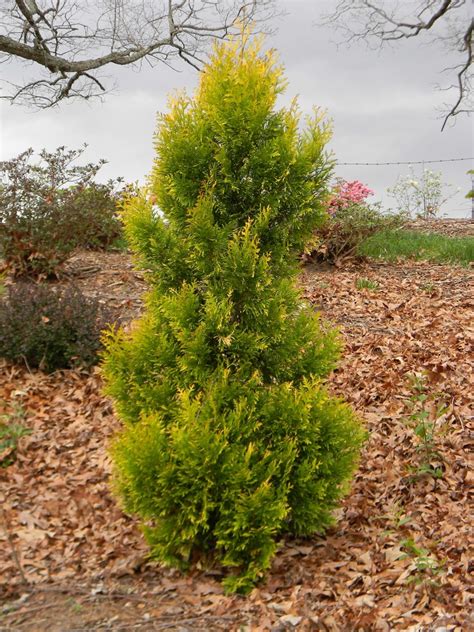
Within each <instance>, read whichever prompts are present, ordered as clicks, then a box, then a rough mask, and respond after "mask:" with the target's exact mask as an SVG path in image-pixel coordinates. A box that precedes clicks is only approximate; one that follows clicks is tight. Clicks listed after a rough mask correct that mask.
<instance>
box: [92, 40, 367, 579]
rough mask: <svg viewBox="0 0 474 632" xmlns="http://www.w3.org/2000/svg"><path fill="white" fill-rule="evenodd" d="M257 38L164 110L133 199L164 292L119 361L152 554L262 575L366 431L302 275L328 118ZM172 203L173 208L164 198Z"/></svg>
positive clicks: (141, 259)
mask: <svg viewBox="0 0 474 632" xmlns="http://www.w3.org/2000/svg"><path fill="white" fill-rule="evenodd" d="M284 87H285V84H284V79H283V74H282V68H281V67H280V66H279V65H277V64H276V63H275V60H274V56H273V53H271V52H267V53H265V54H264V53H262V51H261V45H260V43H259V42H258V41H255V40H253V41H250V40H249V39H248V38H247V37H246V36H243V37H242V38H241V39H240V40H239V41H237V40H234V41H233V42H231V43H225V44H219V45H217V46H216V48H215V50H214V53H213V55H212V56H211V58H210V62H209V64H208V65H207V67H206V69H205V72H204V73H203V74H202V75H201V78H200V83H199V87H198V89H197V91H196V93H195V95H194V96H193V97H188V96H186V95H184V94H182V95H179V96H177V97H175V98H173V99H171V100H170V103H169V111H168V112H167V113H166V114H163V115H161V116H160V118H159V124H158V131H157V134H156V141H155V143H156V154H157V157H156V162H155V164H154V167H153V171H152V174H151V177H150V179H149V186H148V190H147V192H146V193H144V194H143V195H141V196H138V197H135V198H131V199H130V200H129V201H128V204H127V206H126V209H125V212H124V222H125V227H126V232H127V236H128V240H129V242H130V244H131V246H132V248H133V250H134V252H135V254H136V257H137V261H138V263H139V264H140V265H141V267H142V268H144V269H146V270H147V278H148V280H149V282H150V286H151V290H150V292H149V294H148V296H147V299H146V309H145V312H144V314H143V316H142V317H141V318H140V319H139V320H138V321H137V322H136V323H135V324H134V326H133V327H132V329H131V331H130V332H128V333H125V332H123V331H122V332H120V333H118V334H114V335H111V336H110V337H109V340H108V349H107V352H106V356H105V360H104V373H105V376H106V381H107V389H108V392H109V394H110V395H111V396H112V397H113V399H114V400H115V405H116V409H117V412H118V414H119V416H120V417H121V419H122V420H123V421H124V429H123V430H122V431H121V432H120V433H119V435H118V437H117V438H116V440H115V442H114V445H113V450H112V452H113V459H114V464H115V481H116V488H117V490H118V493H119V494H120V496H121V497H122V499H123V503H124V506H125V508H126V510H127V511H129V512H131V513H133V514H135V515H138V516H139V517H140V518H141V520H142V521H143V525H144V526H143V529H144V532H145V535H146V537H147V540H148V542H149V544H150V546H151V550H152V553H153V555H154V556H156V557H157V558H158V559H160V560H162V561H164V562H166V563H170V564H174V565H179V566H186V564H188V563H189V562H190V561H192V560H194V559H196V556H197V555H201V556H202V557H203V558H207V557H209V556H212V557H213V558H214V559H217V560H218V561H220V562H221V564H223V565H224V566H226V567H232V570H231V571H230V572H229V573H228V574H227V577H226V579H225V584H226V586H227V588H228V589H229V590H241V591H242V590H243V591H245V590H247V589H249V588H251V587H252V585H253V584H254V583H255V582H256V581H257V580H258V579H259V578H260V577H261V576H262V574H263V571H264V570H265V569H267V568H268V567H269V565H270V561H271V558H272V555H273V554H274V552H275V549H276V542H277V540H278V538H279V537H280V536H281V535H282V534H285V533H286V534H296V535H308V534H312V533H315V532H322V531H323V530H324V529H325V528H326V527H327V526H328V525H330V524H331V523H332V522H333V518H332V510H333V509H334V507H335V506H337V502H338V500H339V499H340V497H341V496H342V495H343V494H344V492H345V491H346V490H347V484H348V481H349V480H350V477H351V474H352V472H353V470H354V467H355V465H356V462H357V456H358V452H359V448H360V445H361V442H362V439H363V431H362V429H361V427H360V424H359V422H358V420H357V419H356V417H355V416H354V414H353V412H352V411H351V409H350V408H349V407H348V406H347V405H346V404H344V403H342V402H341V401H340V400H338V399H335V398H333V397H331V396H329V395H328V393H327V391H326V390H325V389H324V387H323V386H322V379H323V378H324V377H325V376H327V375H328V373H329V372H330V370H331V369H332V368H333V367H334V365H335V361H336V359H337V347H338V344H337V340H336V337H335V333H334V332H333V331H331V330H329V329H328V328H327V327H326V326H324V325H322V324H321V323H320V320H319V318H318V315H316V314H315V313H314V312H313V310H312V309H311V308H310V307H309V306H308V305H306V304H305V303H304V302H303V300H302V298H301V295H300V291H299V290H298V289H297V288H296V284H295V281H296V279H295V275H296V274H297V253H298V252H300V251H301V250H302V249H303V247H304V245H305V243H306V242H307V240H308V238H309V237H310V236H311V234H312V232H313V230H314V228H315V227H316V226H317V225H318V223H320V222H321V220H322V219H323V217H324V210H323V206H324V201H325V198H326V195H327V193H326V191H327V183H328V178H329V176H330V174H331V162H330V160H329V159H328V157H327V155H326V154H325V144H326V143H327V140H328V138H329V134H330V132H329V129H328V127H327V125H326V124H325V123H324V122H323V120H322V117H321V116H320V115H319V114H318V113H316V115H315V117H314V118H313V119H311V120H308V121H307V122H306V126H305V128H304V131H299V128H300V116H299V112H298V108H297V105H296V103H293V105H292V106H291V107H289V108H281V109H277V107H276V99H277V97H278V95H279V93H281V92H282V91H283V89H284ZM156 207H159V209H160V210H161V212H162V214H161V213H157V212H156Z"/></svg>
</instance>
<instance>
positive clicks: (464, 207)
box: [336, 156, 474, 219]
mask: <svg viewBox="0 0 474 632" xmlns="http://www.w3.org/2000/svg"><path fill="white" fill-rule="evenodd" d="M467 161H471V162H472V161H474V157H473V156H466V157H460V158H439V159H437V160H396V161H383V162H382V161H381V162H368V161H367V162H340V161H339V160H336V164H337V165H338V166H341V167H388V166H393V167H395V166H400V165H405V166H410V167H411V166H414V165H422V167H423V171H424V170H425V166H426V165H433V164H443V163H455V162H467ZM471 178H472V180H471V182H474V176H471ZM456 197H457V196H456ZM463 198H464V195H463ZM455 204H456V207H457V208H456V209H454V208H453V209H452V210H453V211H454V212H455V213H456V215H457V216H458V217H459V214H461V217H464V218H466V219H467V218H472V219H474V201H469V202H468V200H467V199H463V200H459V199H458V200H457V201H456V202H455ZM468 204H469V207H468Z"/></svg>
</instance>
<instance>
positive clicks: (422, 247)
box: [359, 230, 474, 266]
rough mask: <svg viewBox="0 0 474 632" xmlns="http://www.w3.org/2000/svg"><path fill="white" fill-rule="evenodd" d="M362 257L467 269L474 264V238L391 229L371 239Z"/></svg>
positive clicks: (364, 245)
mask: <svg viewBox="0 0 474 632" xmlns="http://www.w3.org/2000/svg"><path fill="white" fill-rule="evenodd" d="M359 254H361V255H365V256H367V257H372V258H375V259H384V260H386V261H394V260H396V259H398V258H400V257H401V258H407V259H419V260H420V259H421V260H425V261H434V262H437V263H457V264H460V265H464V266H467V265H469V264H470V263H471V262H472V261H474V237H446V236H445V235H439V234H436V233H421V232H417V231H408V230H388V231H382V232H380V233H376V234H375V235H373V236H372V237H369V239H367V240H366V241H365V242H364V243H363V244H362V245H361V246H360V248H359Z"/></svg>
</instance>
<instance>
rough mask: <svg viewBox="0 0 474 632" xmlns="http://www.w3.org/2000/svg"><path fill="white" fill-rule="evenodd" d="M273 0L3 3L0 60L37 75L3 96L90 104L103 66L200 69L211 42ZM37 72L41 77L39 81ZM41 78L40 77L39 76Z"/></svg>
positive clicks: (260, 14) (265, 12) (268, 11)
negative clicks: (26, 65)
mask: <svg viewBox="0 0 474 632" xmlns="http://www.w3.org/2000/svg"><path fill="white" fill-rule="evenodd" d="M274 5H275V0H176V1H173V0H97V1H96V2H94V0H14V1H12V2H6V1H3V2H1V1H0V62H1V61H8V60H11V59H20V60H23V61H24V62H25V63H28V62H33V67H32V68H33V72H32V75H33V76H32V78H31V79H30V80H26V81H25V82H24V83H23V84H20V85H17V84H9V85H10V87H11V88H12V90H11V91H10V92H9V93H8V94H6V95H0V98H4V99H9V100H10V101H11V102H17V103H26V104H28V105H34V106H37V107H40V108H43V107H49V106H51V105H56V104H57V103H59V102H60V101H61V100H63V99H66V98H76V97H81V98H85V99H90V98H92V97H94V96H98V95H100V94H101V93H102V94H103V93H104V92H105V91H106V86H105V83H104V81H103V79H102V78H100V77H99V76H98V71H100V70H101V69H103V68H105V67H109V68H110V67H113V66H125V65H136V64H139V63H141V62H143V61H148V62H149V63H150V64H152V65H155V64H157V63H165V64H168V65H170V64H172V63H173V60H183V61H184V62H186V63H187V64H189V65H191V66H193V67H194V68H196V69H198V70H199V68H200V67H201V66H202V54H203V52H204V51H205V49H206V47H207V45H208V44H209V43H210V41H212V40H213V39H221V38H225V37H227V36H228V35H229V34H231V33H234V32H236V31H237V29H238V28H240V25H242V24H245V23H248V22H251V21H252V22H259V21H263V20H265V19H267V18H268V17H270V16H271V15H273V13H274ZM35 74H36V76H34V75H35ZM38 74H40V77H38Z"/></svg>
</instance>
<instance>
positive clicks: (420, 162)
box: [337, 157, 474, 167]
mask: <svg viewBox="0 0 474 632" xmlns="http://www.w3.org/2000/svg"><path fill="white" fill-rule="evenodd" d="M465 160H474V158H472V157H471V158H442V159H440V160H402V161H398V162H339V161H337V164H338V165H344V166H351V167H352V166H354V167H355V166H357V167H362V166H370V167H382V166H386V165H432V164H435V163H439V162H461V161H465Z"/></svg>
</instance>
